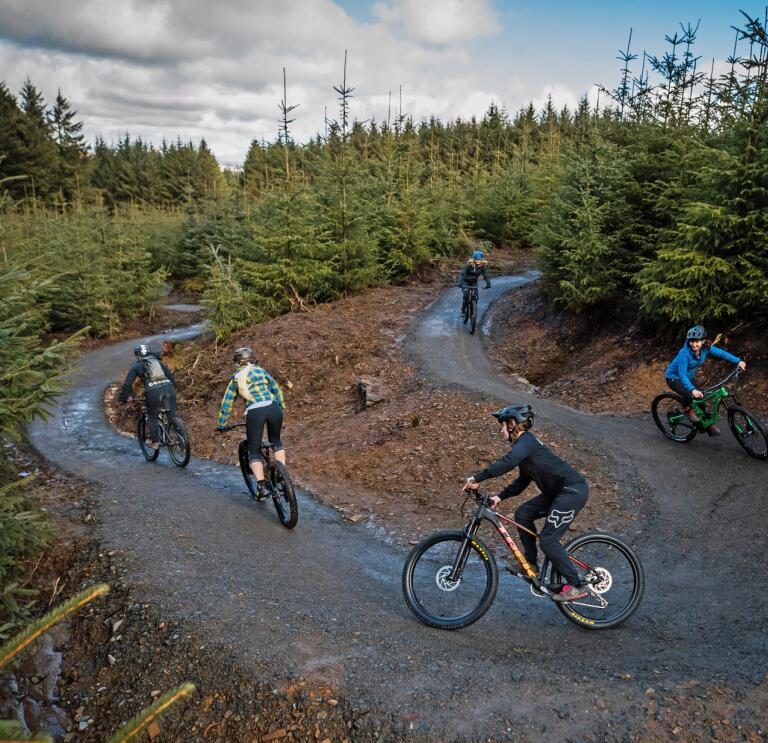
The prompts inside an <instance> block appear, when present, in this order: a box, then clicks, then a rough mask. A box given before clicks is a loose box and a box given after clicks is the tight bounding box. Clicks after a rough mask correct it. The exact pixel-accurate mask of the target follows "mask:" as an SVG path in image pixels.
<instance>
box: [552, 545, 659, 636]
mask: <svg viewBox="0 0 768 743" xmlns="http://www.w3.org/2000/svg"><path fill="white" fill-rule="evenodd" d="M565 550H566V552H567V553H568V554H569V555H571V556H573V558H575V561H576V563H575V564H576V566H577V568H578V571H579V575H580V576H581V581H582V583H583V584H584V585H586V586H588V587H589V588H590V590H591V592H592V595H591V596H588V597H587V598H585V599H583V600H582V601H574V602H572V603H562V604H561V603H558V604H557V608H558V609H559V610H560V611H561V612H562V613H563V615H564V616H565V617H566V618H567V619H569V620H570V621H571V622H573V623H574V624H578V625H579V627H584V628H585V629H592V630H598V629H610V628H611V627H618V626H619V625H620V624H623V623H624V622H626V621H627V619H629V618H630V617H631V616H632V614H633V613H634V612H635V610H636V609H637V607H638V606H639V605H640V601H641V599H642V598H643V592H644V591H645V573H644V572H643V566H642V564H641V563H640V560H639V558H638V557H637V555H636V554H635V553H634V551H633V550H632V548H631V547H629V545H627V544H625V543H624V542H622V541H621V540H620V539H618V538H617V537H613V536H611V535H610V534H584V535H583V536H580V537H577V538H576V539H574V540H573V541H572V542H570V543H569V544H567V545H565ZM585 566H586V567H585ZM547 572H550V573H551V578H545V579H544V580H543V581H542V582H545V583H564V582H565V580H564V579H563V577H562V576H561V575H560V574H559V573H558V572H557V570H555V568H554V567H553V566H552V565H551V563H546V564H545V565H544V568H543V570H542V575H545V574H546V573H547Z"/></svg>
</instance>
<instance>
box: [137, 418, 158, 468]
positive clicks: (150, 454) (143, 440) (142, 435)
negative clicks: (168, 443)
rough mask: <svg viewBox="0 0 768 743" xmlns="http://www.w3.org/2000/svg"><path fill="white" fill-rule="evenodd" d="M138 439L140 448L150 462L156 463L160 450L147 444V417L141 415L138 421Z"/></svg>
mask: <svg viewBox="0 0 768 743" xmlns="http://www.w3.org/2000/svg"><path fill="white" fill-rule="evenodd" d="M136 438H137V439H138V440H139V448H140V449H141V453H142V454H143V455H144V459H146V460H147V461H148V462H154V461H155V460H156V459H157V458H158V457H159V456H160V449H155V448H154V447H151V446H149V444H148V443H147V417H146V416H145V415H140V416H139V418H138V420H137V421H136Z"/></svg>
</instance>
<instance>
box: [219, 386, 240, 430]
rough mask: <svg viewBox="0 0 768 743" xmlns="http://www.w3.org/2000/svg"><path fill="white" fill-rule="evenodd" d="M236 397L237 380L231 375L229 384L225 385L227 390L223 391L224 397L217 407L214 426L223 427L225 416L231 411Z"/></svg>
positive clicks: (225, 421) (225, 423) (225, 422)
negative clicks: (217, 411) (217, 415)
mask: <svg viewBox="0 0 768 743" xmlns="http://www.w3.org/2000/svg"><path fill="white" fill-rule="evenodd" d="M236 399H237V382H236V381H235V378H234V377H231V378H230V380H229V384H228V385H227V391H226V392H225V393H224V399H223V400H222V401H221V407H220V408H219V417H218V418H217V419H216V427H217V428H223V427H224V426H226V425H227V418H229V414H230V413H231V412H232V406H233V405H234V404H235V400H236Z"/></svg>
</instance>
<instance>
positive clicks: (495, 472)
mask: <svg viewBox="0 0 768 743" xmlns="http://www.w3.org/2000/svg"><path fill="white" fill-rule="evenodd" d="M493 415H494V417H495V418H497V419H498V421H499V422H500V423H501V430H502V434H503V435H504V438H505V439H506V440H507V441H509V442H511V443H512V449H510V451H509V452H507V454H505V455H504V456H503V457H501V458H500V459H497V460H496V461H495V462H494V463H493V464H490V465H489V466H488V467H486V468H485V469H484V470H481V471H480V472H478V473H477V474H476V475H474V477H470V478H469V480H467V487H468V488H470V489H472V490H477V488H478V484H479V483H481V482H482V481H483V480H488V479H490V478H492V477H499V476H501V475H504V474H506V473H507V472H510V471H511V470H513V469H514V468H515V467H519V470H520V472H519V475H518V477H517V479H516V480H514V481H513V482H512V483H510V484H509V485H507V487H506V488H504V490H502V491H501V493H500V494H499V495H497V496H493V498H491V504H492V505H493V506H496V505H498V503H499V501H502V500H504V499H506V498H511V497H512V496H514V495H520V493H522V492H523V490H525V489H526V488H527V487H528V485H530V483H531V482H534V483H536V485H538V487H539V489H540V490H541V493H539V495H537V496H535V497H534V498H531V500H529V501H526V502H525V503H523V504H522V505H520V506H518V508H517V510H516V511H515V519H516V520H517V521H518V522H519V523H520V524H521V525H522V526H525V527H526V528H528V529H530V530H531V531H534V532H535V531H536V527H535V525H534V519H540V518H545V517H546V523H545V524H544V528H543V529H542V530H541V533H540V534H539V541H540V542H541V549H542V551H543V552H544V554H545V555H546V556H547V557H548V558H549V560H550V561H551V562H552V565H553V566H554V567H555V569H556V570H557V572H558V573H560V575H562V576H563V578H564V579H565V580H566V581H567V583H566V584H565V585H564V586H563V588H562V590H561V592H560V593H559V594H557V595H555V596H554V599H555V600H556V601H575V600H578V599H582V598H584V597H585V596H587V595H588V593H587V591H586V590H585V589H584V588H583V587H582V586H581V579H580V578H579V574H578V572H577V571H576V570H575V568H574V566H573V563H572V562H571V561H570V560H569V559H568V553H567V552H566V551H565V548H564V547H563V546H562V545H561V544H560V538H561V537H562V536H563V534H565V532H566V531H567V530H568V527H569V526H570V525H571V523H572V522H573V520H574V518H576V514H577V513H578V512H579V511H580V510H581V509H582V508H583V506H584V504H585V503H586V502H587V498H588V497H589V485H588V484H587V481H586V480H585V479H584V477H583V476H582V475H580V474H579V473H578V472H577V471H576V470H575V469H573V467H571V466H570V465H569V464H566V463H565V462H564V461H563V460H562V459H560V458H559V457H558V456H556V455H555V454H554V452H553V451H552V450H551V449H549V448H548V447H546V446H545V445H544V444H542V443H541V441H539V439H538V438H537V437H536V436H534V435H533V434H532V433H531V432H530V431H529V430H528V429H530V427H531V425H532V424H533V417H534V416H533V411H532V410H531V406H530V405H510V406H508V407H506V408H502V409H501V410H499V411H498V412H496V413H493ZM518 532H519V534H520V540H521V541H522V543H523V548H524V550H525V559H526V560H527V561H528V562H529V563H530V564H531V565H533V566H534V567H535V566H536V561H537V554H536V539H535V538H534V537H533V536H531V535H530V534H528V533H527V532H525V531H523V530H522V529H518ZM513 572H514V571H513Z"/></svg>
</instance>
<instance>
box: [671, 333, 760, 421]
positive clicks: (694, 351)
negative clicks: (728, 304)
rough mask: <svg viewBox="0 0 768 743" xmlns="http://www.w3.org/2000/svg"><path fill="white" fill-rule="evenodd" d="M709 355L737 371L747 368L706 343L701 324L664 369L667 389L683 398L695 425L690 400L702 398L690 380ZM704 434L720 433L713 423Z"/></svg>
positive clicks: (702, 394)
mask: <svg viewBox="0 0 768 743" xmlns="http://www.w3.org/2000/svg"><path fill="white" fill-rule="evenodd" d="M710 354H712V356H714V357H715V358H716V359H725V360H726V361H730V362H731V363H732V364H738V366H739V368H740V369H746V368H747V364H746V362H744V361H742V360H741V359H740V358H739V357H738V356H734V355H733V354H732V353H728V351H723V349H722V348H718V347H717V346H713V345H712V344H711V343H709V342H708V341H707V331H706V330H704V328H703V327H702V326H701V325H696V326H695V327H693V328H691V329H690V330H689V331H688V333H687V335H686V337H685V345H684V346H683V347H682V348H681V349H680V350H679V351H678V353H677V356H675V358H674V359H673V360H672V363H671V364H670V365H669V366H668V367H667V371H666V373H665V375H664V376H665V377H666V378H667V385H668V386H669V387H670V389H672V390H674V391H675V392H677V394H678V395H680V397H681V398H682V401H683V405H684V406H685V413H686V415H687V416H688V417H689V418H690V419H691V420H692V421H694V422H698V420H699V419H698V417H697V416H696V413H694V412H693V409H692V408H691V402H692V401H693V398H696V399H697V400H699V399H701V398H702V397H704V393H703V392H702V391H701V390H699V389H697V388H696V385H695V384H694V383H693V377H694V376H695V375H696V372H697V371H698V369H699V367H700V366H701V365H702V364H703V363H704V361H705V360H706V358H707V356H709V355H710ZM707 433H708V434H709V435H710V436H717V435H718V434H719V433H720V431H719V430H718V429H717V426H715V424H714V423H713V424H712V425H711V426H710V427H709V428H708V429H707Z"/></svg>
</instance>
